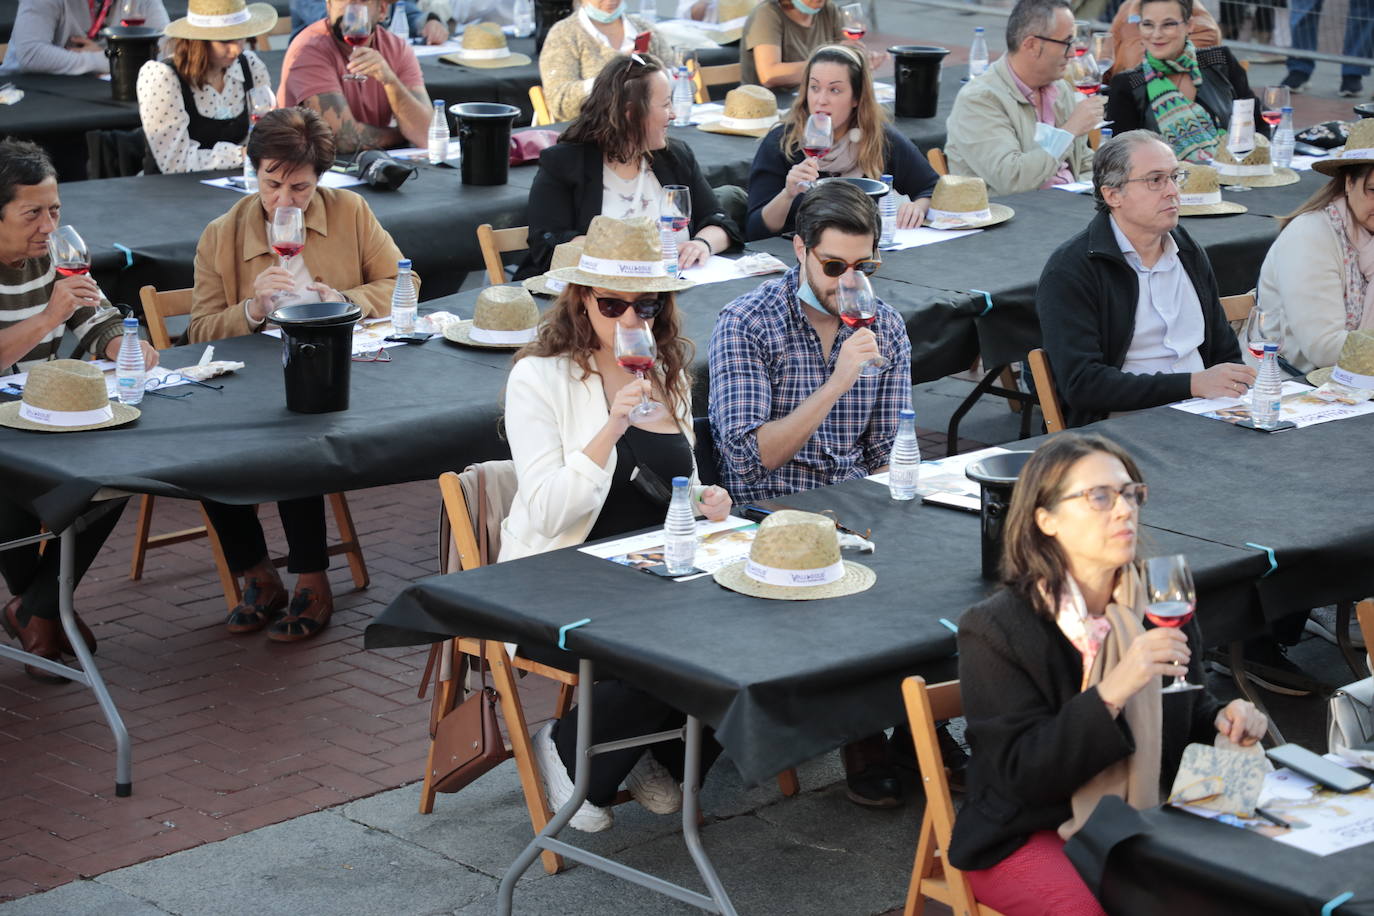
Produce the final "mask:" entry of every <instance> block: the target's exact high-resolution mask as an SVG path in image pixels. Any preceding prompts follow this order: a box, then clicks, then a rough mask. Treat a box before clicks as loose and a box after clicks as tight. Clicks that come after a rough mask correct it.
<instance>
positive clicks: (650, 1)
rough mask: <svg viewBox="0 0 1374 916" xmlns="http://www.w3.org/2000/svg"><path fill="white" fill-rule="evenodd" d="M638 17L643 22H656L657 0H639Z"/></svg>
mask: <svg viewBox="0 0 1374 916" xmlns="http://www.w3.org/2000/svg"><path fill="white" fill-rule="evenodd" d="M639 18H640V19H643V20H644V21H645V22H650V23H653V22H658V0H639Z"/></svg>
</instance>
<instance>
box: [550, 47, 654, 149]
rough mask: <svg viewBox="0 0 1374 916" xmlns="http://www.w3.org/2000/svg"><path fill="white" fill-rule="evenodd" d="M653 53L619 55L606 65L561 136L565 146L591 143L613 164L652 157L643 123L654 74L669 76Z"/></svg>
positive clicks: (646, 117) (647, 109) (646, 118)
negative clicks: (645, 137) (577, 113)
mask: <svg viewBox="0 0 1374 916" xmlns="http://www.w3.org/2000/svg"><path fill="white" fill-rule="evenodd" d="M667 72H668V68H667V67H665V66H664V65H663V61H661V60H659V59H658V58H657V57H654V56H653V55H652V54H630V55H625V54H617V55H616V56H615V57H612V58H611V59H610V60H609V61H607V62H606V66H604V67H602V68H601V72H600V73H599V74H597V77H596V82H594V83H592V91H591V92H589V93H588V94H587V100H586V101H585V102H583V103H582V112H581V113H580V114H579V115H578V116H577V117H576V118H575V119H573V122H572V123H571V124H569V125H568V129H567V130H565V131H563V136H561V137H559V142H562V143H592V144H595V145H596V146H597V147H598V148H599V149H600V150H601V155H603V156H605V157H606V158H607V159H609V160H611V161H612V162H631V161H633V160H635V159H638V158H639V157H640V156H645V155H648V156H652V155H653V154H652V153H650V152H649V151H648V150H646V149H645V148H644V122H645V121H646V120H648V116H649V95H650V92H651V90H652V86H653V82H652V79H651V78H652V77H653V75H654V74H655V73H667Z"/></svg>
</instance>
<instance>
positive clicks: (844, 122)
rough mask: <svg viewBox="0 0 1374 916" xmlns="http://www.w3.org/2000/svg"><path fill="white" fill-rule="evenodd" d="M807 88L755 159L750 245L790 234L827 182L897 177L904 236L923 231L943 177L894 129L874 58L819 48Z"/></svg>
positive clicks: (748, 232) (807, 76)
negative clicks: (814, 190)
mask: <svg viewBox="0 0 1374 916" xmlns="http://www.w3.org/2000/svg"><path fill="white" fill-rule="evenodd" d="M802 82H803V85H804V86H805V89H804V91H802V92H799V93H797V100H796V101H795V102H794V103H793V104H792V110H791V111H790V112H788V114H787V117H786V118H785V119H784V120H783V122H782V123H781V124H779V125H778V126H777V127H775V128H773V129H772V130H771V131H770V132H769V133H768V135H767V136H766V137H764V138H763V140H762V141H761V142H760V143H759V146H758V150H757V151H756V152H755V153H754V162H753V165H752V166H750V169H749V221H748V223H747V224H746V226H745V237H746V238H749V239H761V238H767V237H768V236H770V235H778V234H780V233H783V232H788V231H791V229H792V222H793V219H794V217H795V214H796V212H797V207H798V206H800V205H801V197H802V195H803V194H804V193H806V191H807V190H808V189H809V188H810V187H811V185H812V183H814V182H815V181H817V180H818V179H820V178H821V177H822V176H823V175H824V176H840V177H864V178H881V177H882V176H883V175H891V176H892V186H893V188H894V190H896V192H897V193H898V194H901V195H905V198H906V199H905V200H904V201H903V202H902V203H900V204H899V205H898V207H897V228H899V229H913V228H915V227H917V226H919V225H921V223H922V222H923V221H924V220H925V215H926V211H927V210H928V209H930V195H931V194H933V193H934V192H935V183H936V181H938V180H939V176H938V175H936V174H935V170H934V169H932V168H931V167H930V163H929V162H927V161H926V158H925V156H923V155H921V152H920V150H918V149H917V148H916V145H915V144H914V143H912V142H911V141H910V140H908V139H907V138H906V137H905V136H903V135H902V134H901V133H900V132H898V131H897V130H895V129H894V128H893V127H892V125H891V124H890V123H889V117H888V114H887V112H886V111H884V110H883V108H882V106H880V105H879V104H878V99H877V97H876V96H875V95H874V93H873V73H872V71H871V70H870V69H869V66H868V60H867V58H866V57H865V56H864V55H863V54H862V53H860V52H859V51H857V50H855V49H854V48H852V47H849V46H848V45H828V46H826V47H823V48H819V49H817V50H816V52H815V53H813V54H812V55H811V59H810V60H808V61H807V62H806V69H805V71H804V73H803V76H802ZM827 122H828V124H829V129H828V130H827V129H826V126H825V125H826V123H827Z"/></svg>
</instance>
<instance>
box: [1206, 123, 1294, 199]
mask: <svg viewBox="0 0 1374 916" xmlns="http://www.w3.org/2000/svg"><path fill="white" fill-rule="evenodd" d="M1228 137H1229V135H1228V134H1222V135H1221V139H1220V140H1218V141H1217V151H1216V156H1215V158H1213V160H1212V168H1214V169H1216V170H1217V175H1218V176H1219V177H1220V178H1221V180H1222V181H1223V182H1225V183H1226V184H1242V185H1245V186H1246V187H1248V188H1281V187H1283V186H1284V185H1288V184H1297V183H1298V180H1299V179H1298V173H1297V172H1295V171H1293V170H1292V169H1280V168H1275V167H1274V161H1273V160H1272V159H1271V158H1270V157H1269V140H1268V139H1267V138H1266V137H1265V136H1264V134H1258V133H1257V134H1255V148H1254V149H1252V150H1251V151H1250V153H1249V155H1247V156H1246V157H1245V158H1244V159H1241V160H1240V161H1239V162H1237V161H1236V157H1235V156H1233V155H1231V151H1230V150H1229V149H1227V148H1226V141H1227V139H1228ZM1184 168H1188V166H1186V165H1185V166H1184Z"/></svg>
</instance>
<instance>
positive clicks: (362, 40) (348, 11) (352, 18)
mask: <svg viewBox="0 0 1374 916" xmlns="http://www.w3.org/2000/svg"><path fill="white" fill-rule="evenodd" d="M339 33H340V36H341V37H342V38H343V40H344V43H345V44H347V45H348V46H349V47H350V48H355V49H356V48H360V47H362V46H363V45H365V44H367V43H368V41H369V40H370V39H371V38H372V15H371V13H369V12H368V9H367V4H366V3H350V4H348V6H347V7H345V8H344V14H343V19H342V20H340V22H339ZM343 78H344V79H346V80H357V81H359V82H361V81H363V80H365V79H367V77H366V76H364V75H363V74H361V73H345V74H344V75H343Z"/></svg>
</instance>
